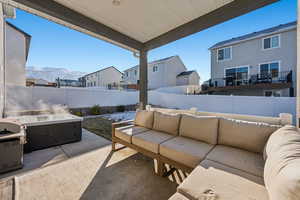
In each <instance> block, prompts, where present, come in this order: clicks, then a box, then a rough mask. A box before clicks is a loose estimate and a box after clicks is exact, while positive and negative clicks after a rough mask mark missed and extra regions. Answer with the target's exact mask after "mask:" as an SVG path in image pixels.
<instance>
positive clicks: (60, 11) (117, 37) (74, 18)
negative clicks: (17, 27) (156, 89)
mask: <svg viewBox="0 0 300 200" xmlns="http://www.w3.org/2000/svg"><path fill="white" fill-rule="evenodd" d="M10 2H16V3H18V4H21V5H23V6H25V7H27V8H31V9H34V10H37V11H39V12H42V13H45V14H47V15H49V16H51V17H54V18H57V19H59V20H62V21H64V22H67V23H69V24H72V25H75V26H78V27H81V28H83V29H85V30H87V31H90V32H92V33H94V34H96V35H99V36H101V37H102V39H104V40H106V41H108V42H111V43H114V44H117V45H118V44H121V45H119V46H122V47H124V48H126V47H129V48H127V49H129V50H132V51H136V52H137V51H139V50H140V49H142V47H143V43H141V42H139V41H137V40H135V39H133V38H131V37H129V36H127V35H125V34H123V33H120V32H118V31H116V30H114V29H112V28H110V27H108V26H106V25H104V24H102V23H100V22H97V21H95V20H93V19H91V18H89V17H86V16H84V15H82V14H80V13H78V12H76V11H74V10H72V9H70V8H68V7H66V6H63V5H61V4H59V3H57V2H55V1H53V0H13V1H10V0H9V1H7V3H10ZM12 6H15V5H14V4H13V5H12ZM34 14H37V13H34Z"/></svg>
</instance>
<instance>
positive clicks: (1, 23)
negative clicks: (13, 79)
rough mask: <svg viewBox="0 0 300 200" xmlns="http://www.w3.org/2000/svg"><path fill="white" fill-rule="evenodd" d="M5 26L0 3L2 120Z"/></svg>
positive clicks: (0, 95)
mask: <svg viewBox="0 0 300 200" xmlns="http://www.w3.org/2000/svg"><path fill="white" fill-rule="evenodd" d="M4 25H5V20H4V16H3V6H2V3H0V118H2V117H3V114H4V106H5V105H4V96H5V86H4V78H5V77H4V76H5V74H4V54H5V51H4V50H5V47H4Z"/></svg>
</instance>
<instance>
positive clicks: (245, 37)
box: [209, 21, 297, 49]
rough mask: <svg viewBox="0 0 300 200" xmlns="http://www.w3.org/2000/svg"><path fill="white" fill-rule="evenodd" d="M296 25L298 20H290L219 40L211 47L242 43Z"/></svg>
mask: <svg viewBox="0 0 300 200" xmlns="http://www.w3.org/2000/svg"><path fill="white" fill-rule="evenodd" d="M296 25H297V21H293V22H289V23H286V24H280V25H278V26H274V27H271V28H267V29H264V30H261V31H257V32H253V33H249V34H246V35H242V36H239V37H235V38H231V39H229V40H224V41H222V42H218V43H216V44H214V45H213V46H212V47H210V48H209V49H215V48H220V47H223V46H226V45H229V44H236V43H240V42H242V41H245V40H249V39H254V38H257V37H263V36H266V35H269V34H272V33H275V32H280V31H284V30H290V29H291V28H296Z"/></svg>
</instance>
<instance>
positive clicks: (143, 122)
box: [134, 110, 154, 129]
mask: <svg viewBox="0 0 300 200" xmlns="http://www.w3.org/2000/svg"><path fill="white" fill-rule="evenodd" d="M153 118H154V112H153V111H147V110H137V111H136V114H135V120H134V124H135V125H136V126H142V127H145V128H148V129H152V127H153Z"/></svg>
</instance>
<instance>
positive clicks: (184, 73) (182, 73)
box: [177, 70, 196, 77]
mask: <svg viewBox="0 0 300 200" xmlns="http://www.w3.org/2000/svg"><path fill="white" fill-rule="evenodd" d="M194 72H196V71H195V70H192V71H185V72H181V73H180V74H178V75H177V77H179V76H189V75H191V74H192V73H194Z"/></svg>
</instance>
